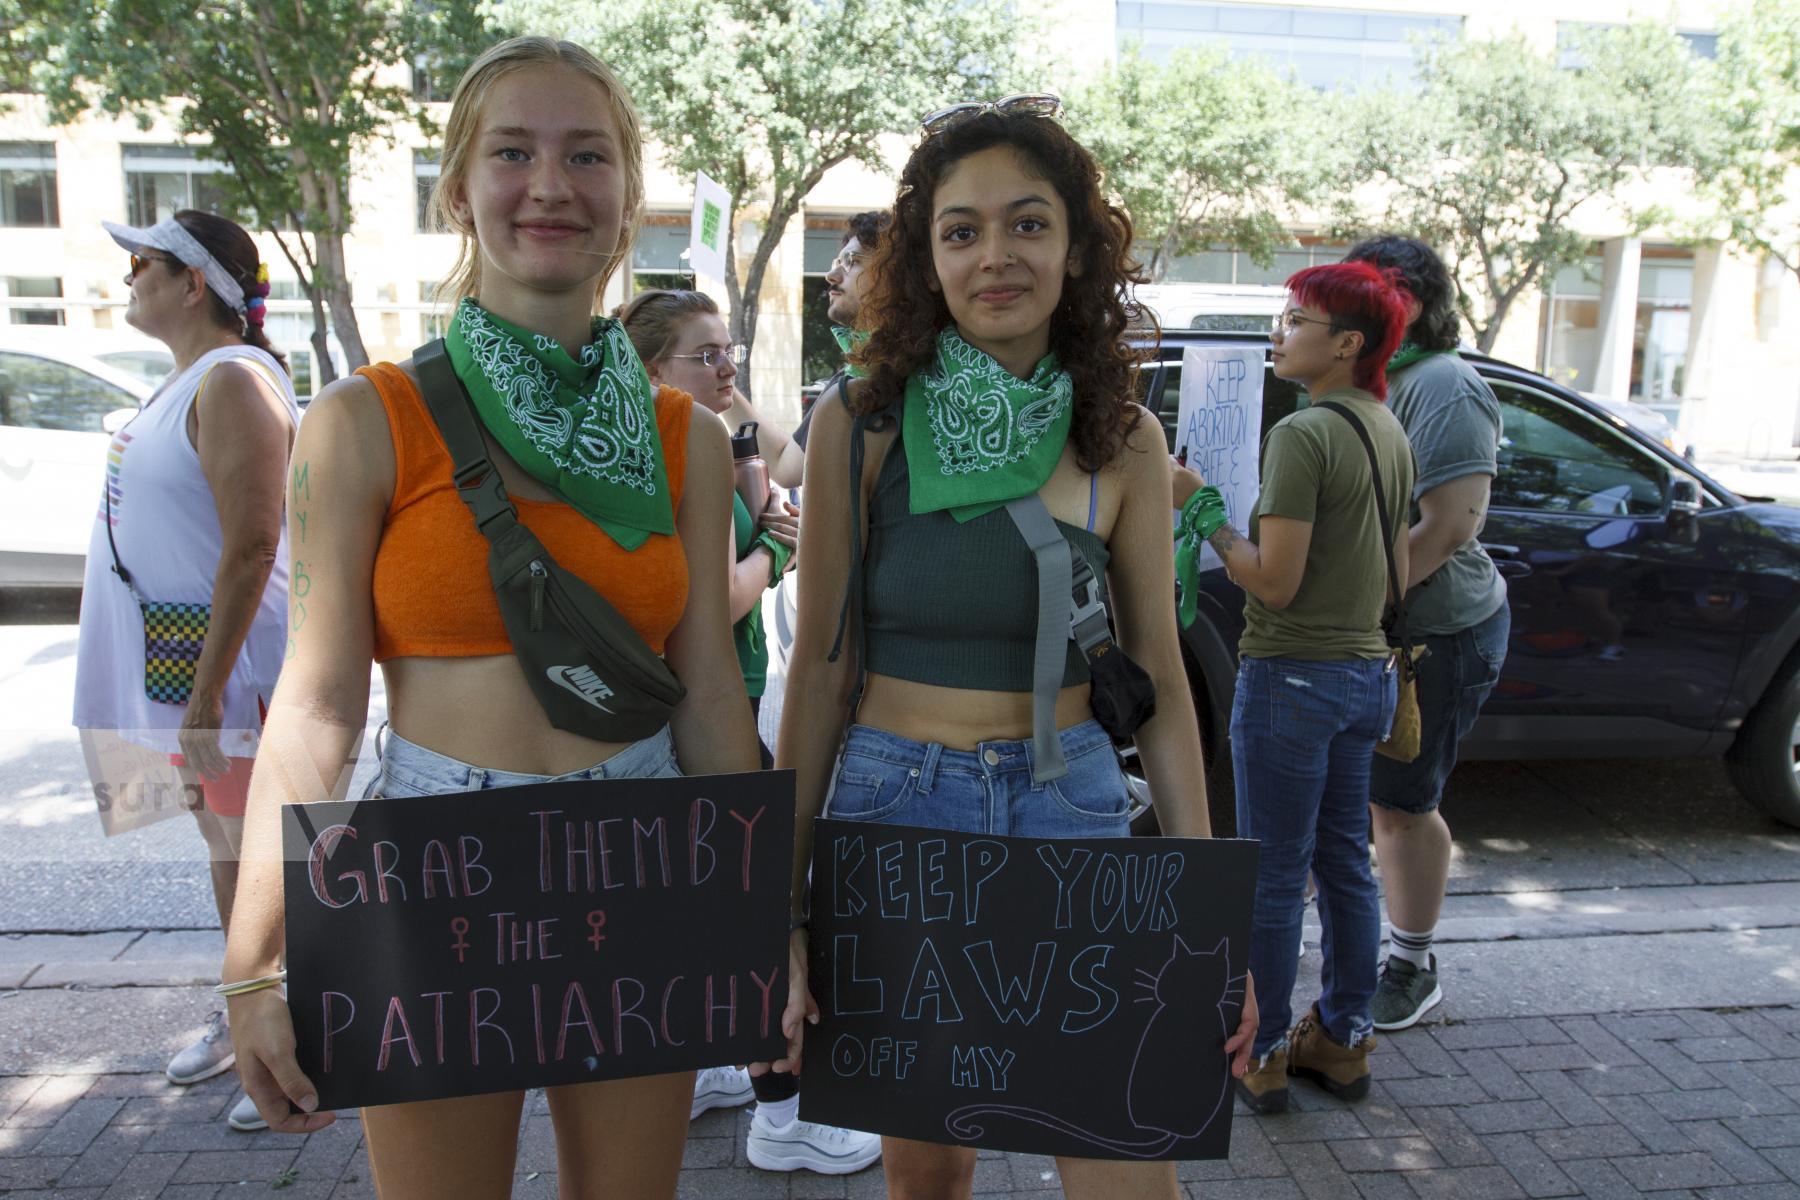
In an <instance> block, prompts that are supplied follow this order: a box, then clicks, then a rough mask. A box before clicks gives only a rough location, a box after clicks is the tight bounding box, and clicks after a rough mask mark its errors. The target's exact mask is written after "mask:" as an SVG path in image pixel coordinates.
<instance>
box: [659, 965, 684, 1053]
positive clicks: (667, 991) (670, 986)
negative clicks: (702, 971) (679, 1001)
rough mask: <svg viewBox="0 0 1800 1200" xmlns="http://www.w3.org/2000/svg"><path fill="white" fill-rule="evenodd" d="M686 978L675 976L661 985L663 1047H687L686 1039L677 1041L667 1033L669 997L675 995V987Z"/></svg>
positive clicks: (672, 1035)
mask: <svg viewBox="0 0 1800 1200" xmlns="http://www.w3.org/2000/svg"><path fill="white" fill-rule="evenodd" d="M686 978H687V976H685V975H677V976H676V977H675V978H673V979H671V980H669V982H668V983H667V984H665V985H663V998H662V1035H663V1045H665V1046H685V1045H687V1039H685V1038H681V1039H677V1038H676V1036H675V1035H674V1034H672V1033H670V1032H669V997H671V996H673V995H674V994H675V985H676V984H678V983H680V982H681V981H682V980H683V979H686Z"/></svg>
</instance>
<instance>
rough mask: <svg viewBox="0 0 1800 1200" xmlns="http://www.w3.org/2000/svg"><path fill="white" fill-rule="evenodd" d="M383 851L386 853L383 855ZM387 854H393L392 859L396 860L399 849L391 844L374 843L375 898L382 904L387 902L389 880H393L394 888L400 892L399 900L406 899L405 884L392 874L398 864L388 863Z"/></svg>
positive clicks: (398, 855)
mask: <svg viewBox="0 0 1800 1200" xmlns="http://www.w3.org/2000/svg"><path fill="white" fill-rule="evenodd" d="M384 851H385V852H386V853H384ZM388 853H391V854H393V856H394V858H395V859H396V860H398V859H399V857H400V847H399V846H397V845H395V844H394V843H393V842H376V843H375V897H376V899H378V900H380V901H381V902H382V903H383V904H386V903H387V902H388V881H389V880H390V879H391V880H393V882H394V886H395V887H396V888H398V889H399V890H400V899H402V900H404V899H406V884H405V883H403V882H402V881H401V879H400V877H399V876H398V875H396V874H394V868H395V867H396V866H398V865H399V863H398V862H397V861H396V862H389V861H388V860H387V854H388Z"/></svg>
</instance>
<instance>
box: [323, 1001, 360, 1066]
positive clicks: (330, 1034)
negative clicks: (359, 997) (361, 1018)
mask: <svg viewBox="0 0 1800 1200" xmlns="http://www.w3.org/2000/svg"><path fill="white" fill-rule="evenodd" d="M333 996H336V997H337V998H338V999H339V1000H342V1001H343V1002H344V1003H345V1004H347V1005H349V1006H350V1013H349V1015H348V1016H346V1017H345V1018H344V1023H343V1024H342V1025H333V1024H332V1023H331V998H332V997H333ZM319 1004H320V1007H321V1008H323V1010H324V1015H323V1017H322V1019H321V1020H320V1021H319V1024H321V1025H323V1026H324V1027H325V1053H324V1055H323V1056H322V1058H323V1061H324V1067H325V1074H327V1075H329V1074H331V1041H332V1039H333V1038H335V1037H337V1035H338V1034H340V1033H342V1032H344V1030H346V1029H348V1028H350V1022H352V1021H354V1020H356V1001H354V1000H352V999H351V998H350V997H349V996H346V995H345V994H344V993H343V992H322V993H320V995H319Z"/></svg>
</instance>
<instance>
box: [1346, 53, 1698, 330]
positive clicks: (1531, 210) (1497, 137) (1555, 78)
mask: <svg viewBox="0 0 1800 1200" xmlns="http://www.w3.org/2000/svg"><path fill="white" fill-rule="evenodd" d="M1570 49H1571V50H1572V52H1573V54H1574V56H1575V58H1576V60H1577V62H1578V64H1579V65H1573V66H1562V65H1559V64H1558V62H1557V60H1556V58H1555V57H1553V55H1552V54H1551V53H1549V52H1546V51H1543V50H1539V49H1537V48H1535V47H1533V46H1532V45H1530V44H1529V43H1527V42H1526V41H1525V40H1524V39H1523V38H1521V37H1518V36H1514V37H1511V38H1503V39H1498V40H1492V41H1474V40H1471V41H1455V42H1440V43H1435V44H1432V45H1429V46H1426V47H1423V48H1422V50H1421V54H1420V60H1419V66H1418V69H1417V72H1416V83H1417V86H1416V87H1411V88H1402V87H1390V88H1385V89H1379V90H1376V91H1373V92H1370V93H1366V94H1364V95H1362V96H1359V97H1355V98H1353V99H1352V100H1350V101H1349V117H1348V122H1347V123H1348V125H1349V126H1350V128H1351V130H1352V131H1353V135H1354V143H1355V145H1356V148H1357V163H1356V166H1355V168H1354V173H1353V175H1352V179H1353V180H1354V181H1355V182H1357V183H1363V182H1372V183H1374V184H1375V185H1376V186H1375V187H1374V188H1372V189H1367V190H1365V192H1363V193H1362V195H1363V196H1364V197H1367V196H1369V195H1375V196H1378V197H1380V198H1379V199H1378V200H1377V201H1376V202H1375V203H1374V204H1373V205H1372V206H1371V207H1370V208H1368V209H1356V208H1353V207H1350V206H1346V207H1345V209H1344V210H1343V213H1342V217H1341V220H1340V224H1341V226H1342V227H1343V230H1344V231H1346V232H1353V231H1358V230H1363V229H1368V228H1371V227H1380V228H1384V229H1389V230H1395V231H1399V232H1404V233H1410V234H1413V235H1415V236H1419V237H1422V238H1425V239H1426V240H1428V241H1431V242H1432V243H1433V244H1435V245H1436V246H1438V248H1439V249H1440V251H1442V252H1444V253H1445V255H1446V257H1447V258H1448V259H1450V260H1451V262H1452V265H1453V267H1455V268H1456V271H1457V274H1458V284H1459V302H1460V306H1461V309H1462V313H1463V316H1464V318H1465V319H1466V320H1467V321H1468V322H1469V325H1470V327H1471V328H1472V329H1473V330H1474V331H1475V335H1476V343H1477V344H1478V345H1479V346H1480V347H1481V348H1482V349H1483V350H1487V349H1490V348H1492V346H1493V344H1494V341H1495V339H1496V338H1497V337H1498V336H1499V333H1500V328H1501V325H1502V324H1503V323H1504V321H1505V320H1506V317H1507V314H1508V313H1509V312H1510V311H1511V309H1512V306H1513V304H1514V303H1515V302H1516V301H1517V300H1518V299H1519V297H1520V296H1521V295H1522V294H1524V293H1525V292H1526V291H1527V290H1529V289H1531V288H1534V287H1538V286H1542V284H1543V282H1544V281H1545V280H1546V279H1547V278H1549V277H1550V276H1552V275H1554V274H1555V272H1556V271H1557V270H1559V269H1560V268H1562V267H1564V266H1566V265H1569V264H1571V263H1575V262H1578V261H1580V260H1581V259H1582V258H1583V257H1585V256H1586V254H1587V253H1588V246H1589V244H1590V237H1589V235H1588V234H1587V233H1585V232H1583V231H1582V230H1580V229H1579V228H1578V227H1577V226H1576V223H1575V220H1576V216H1577V214H1578V213H1580V212H1582V210H1584V209H1586V208H1588V207H1590V206H1597V205H1605V204H1609V203H1610V204H1613V205H1615V206H1618V205H1619V204H1620V196H1621V193H1622V192H1623V190H1624V189H1625V188H1626V187H1627V185H1630V184H1633V183H1635V182H1639V181H1642V180H1644V179H1646V178H1648V176H1649V175H1650V174H1651V173H1652V172H1653V171H1655V170H1657V169H1659V168H1678V167H1681V166H1685V165H1691V164H1692V163H1693V162H1694V161H1696V159H1697V156H1698V153H1699V145H1700V143H1701V141H1702V140H1703V138H1704V122H1703V121H1697V120H1696V114H1697V113H1700V112H1702V111H1703V109H1704V101H1705V97H1706V83H1705V78H1704V72H1703V71H1702V70H1701V68H1700V67H1699V65H1698V63H1697V60H1696V59H1695V58H1694V56H1693V54H1692V53H1691V52H1690V51H1689V49H1688V48H1687V45H1686V43H1684V42H1683V41H1682V40H1681V39H1680V38H1679V37H1677V36H1676V35H1675V34H1674V32H1673V31H1671V30H1669V29H1667V28H1665V27H1663V26H1659V25H1652V24H1647V23H1646V24H1635V25H1630V26H1622V27H1617V28H1609V29H1602V30H1595V31H1591V32H1588V33H1586V34H1584V35H1583V36H1581V37H1580V38H1579V39H1577V40H1576V41H1575V43H1574V44H1573V45H1572V47H1571V48H1570ZM1340 194H1341V195H1348V194H1349V189H1348V188H1343V189H1341V190H1340ZM1623 215H1624V216H1625V217H1626V218H1627V219H1630V218H1631V217H1632V216H1633V214H1630V213H1624V214H1623Z"/></svg>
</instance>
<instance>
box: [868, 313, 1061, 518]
mask: <svg viewBox="0 0 1800 1200" xmlns="http://www.w3.org/2000/svg"><path fill="white" fill-rule="evenodd" d="M1074 400H1075V386H1074V383H1073V381H1071V380H1070V378H1069V373H1068V372H1067V371H1064V370H1062V369H1061V368H1060V367H1058V366H1057V365H1056V355H1054V354H1046V355H1045V356H1044V357H1043V358H1042V359H1040V360H1039V361H1038V364H1037V366H1036V367H1034V368H1032V372H1031V378H1030V379H1020V378H1018V377H1017V376H1015V375H1013V374H1012V372H1010V371H1008V370H1007V369H1006V368H1005V367H1003V366H1001V365H1000V364H999V363H997V362H995V361H994V360H993V358H991V357H990V356H989V355H987V354H985V353H983V352H982V351H980V350H977V349H976V348H975V347H973V346H971V345H969V343H967V342H965V341H963V339H962V336H961V335H960V334H958V333H957V332H956V328H955V326H951V327H950V328H948V329H945V330H944V331H943V332H942V333H940V334H938V344H937V362H936V363H935V364H934V365H933V366H931V367H928V368H926V369H925V370H923V371H920V372H918V373H917V374H915V375H913V377H912V378H911V379H908V380H907V381H906V404H905V408H904V409H903V410H902V416H901V420H902V423H903V424H902V438H901V440H902V441H903V442H904V443H905V445H906V466H907V470H908V472H909V473H910V474H911V476H912V504H911V507H912V511H913V512H914V513H928V512H936V511H937V510H938V509H948V510H949V511H950V515H951V516H953V517H955V518H956V519H957V520H958V521H967V520H970V519H971V518H974V517H979V516H980V515H981V514H982V513H985V512H991V511H993V510H994V509H996V508H999V507H1000V506H1001V505H1003V504H1005V503H1006V502H1007V501H1008V500H1014V499H1017V498H1018V497H1020V496H1026V495H1029V494H1031V493H1032V492H1035V491H1037V490H1038V489H1039V488H1041V487H1043V486H1044V482H1045V481H1046V480H1048V479H1049V478H1050V473H1051V472H1052V471H1054V470H1056V464H1057V461H1058V460H1059V459H1061V458H1062V451H1063V445H1064V444H1065V443H1066V442H1067V441H1068V440H1069V426H1070V424H1071V422H1072V421H1073V419H1074V413H1075V404H1074Z"/></svg>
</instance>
